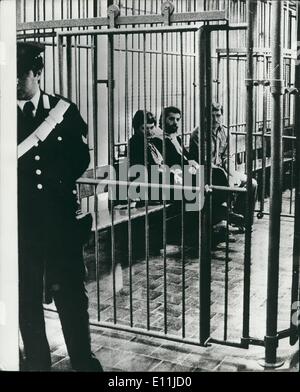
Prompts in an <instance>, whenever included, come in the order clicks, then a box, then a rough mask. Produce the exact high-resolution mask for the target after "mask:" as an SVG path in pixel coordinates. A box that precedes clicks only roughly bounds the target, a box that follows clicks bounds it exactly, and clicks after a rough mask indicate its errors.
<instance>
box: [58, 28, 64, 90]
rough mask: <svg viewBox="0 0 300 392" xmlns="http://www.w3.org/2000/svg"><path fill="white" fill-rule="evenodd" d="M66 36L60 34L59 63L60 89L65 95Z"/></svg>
mask: <svg viewBox="0 0 300 392" xmlns="http://www.w3.org/2000/svg"><path fill="white" fill-rule="evenodd" d="M63 44H64V38H63V36H62V35H59V36H58V39H57V45H58V63H59V89H60V93H61V95H63V96H64V90H65V89H64V46H63Z"/></svg>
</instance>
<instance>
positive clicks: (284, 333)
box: [277, 328, 292, 339]
mask: <svg viewBox="0 0 300 392" xmlns="http://www.w3.org/2000/svg"><path fill="white" fill-rule="evenodd" d="M291 332H292V331H291V328H287V329H283V330H282V331H279V332H278V333H277V337H278V339H285V338H289V337H290V335H291Z"/></svg>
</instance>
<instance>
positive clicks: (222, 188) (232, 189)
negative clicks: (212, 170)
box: [209, 185, 247, 193]
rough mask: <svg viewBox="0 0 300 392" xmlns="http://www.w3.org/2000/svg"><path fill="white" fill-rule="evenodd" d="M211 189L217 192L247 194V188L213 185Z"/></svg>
mask: <svg viewBox="0 0 300 392" xmlns="http://www.w3.org/2000/svg"><path fill="white" fill-rule="evenodd" d="M209 188H210V189H212V190H215V191H225V192H241V193H244V192H247V189H246V188H239V187H236V186H221V185H211V186H210V187H209Z"/></svg>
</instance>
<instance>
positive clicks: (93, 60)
mask: <svg viewBox="0 0 300 392" xmlns="http://www.w3.org/2000/svg"><path fill="white" fill-rule="evenodd" d="M91 40H92V42H91V67H92V111H93V112H92V114H93V147H94V150H93V154H94V155H93V158H94V162H93V163H94V165H93V177H94V178H97V167H98V132H97V131H98V91H97V79H98V78H97V75H98V73H97V70H98V50H97V49H98V48H97V36H96V35H94V36H92V37H91ZM94 213H95V234H94V241H95V264H96V286H97V318H98V320H99V321H100V263H99V246H98V245H99V238H98V195H97V187H96V186H95V187H94Z"/></svg>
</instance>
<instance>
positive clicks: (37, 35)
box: [17, 31, 56, 45]
mask: <svg viewBox="0 0 300 392" xmlns="http://www.w3.org/2000/svg"><path fill="white" fill-rule="evenodd" d="M53 37H56V32H55V31H52V32H51V33H50V32H49V33H41V32H37V33H30V34H17V39H28V38H53ZM50 45H51V44H50Z"/></svg>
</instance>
